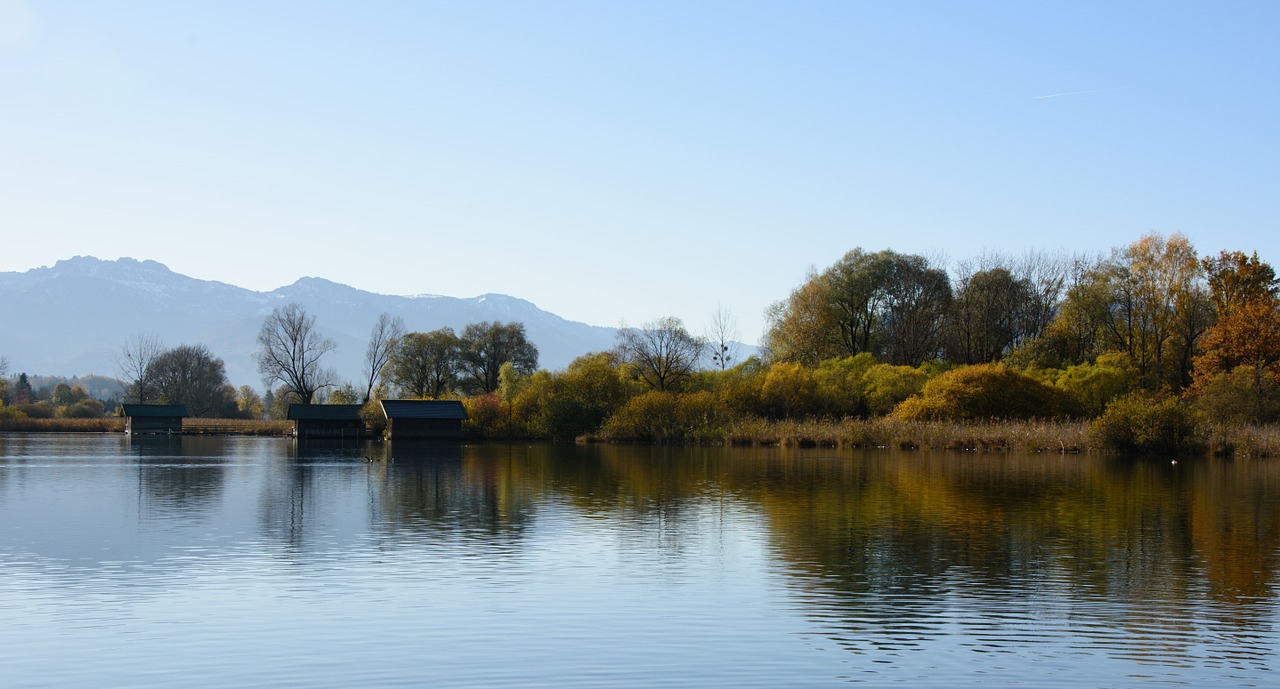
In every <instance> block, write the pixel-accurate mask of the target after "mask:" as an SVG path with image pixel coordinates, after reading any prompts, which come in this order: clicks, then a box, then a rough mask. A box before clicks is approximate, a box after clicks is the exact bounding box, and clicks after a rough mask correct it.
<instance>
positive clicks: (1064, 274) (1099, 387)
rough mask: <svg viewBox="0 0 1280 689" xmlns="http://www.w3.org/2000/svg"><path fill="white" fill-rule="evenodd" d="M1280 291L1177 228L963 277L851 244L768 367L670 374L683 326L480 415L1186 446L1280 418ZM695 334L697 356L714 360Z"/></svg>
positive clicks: (536, 426)
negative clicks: (1032, 425) (943, 426)
mask: <svg viewBox="0 0 1280 689" xmlns="http://www.w3.org/2000/svg"><path fill="white" fill-rule="evenodd" d="M1278 285H1280V283H1277V280H1276V276H1275V273H1274V270H1273V269H1272V267H1271V266H1270V265H1268V264H1266V263H1265V262H1262V261H1260V260H1259V259H1258V257H1257V255H1256V254H1252V255H1246V254H1244V253H1242V252H1221V253H1220V254H1218V255H1217V256H1206V257H1200V256H1198V255H1197V253H1196V252H1195V250H1194V248H1193V247H1192V245H1191V243H1190V242H1189V241H1188V240H1187V239H1186V238H1185V237H1183V236H1181V235H1173V236H1171V237H1168V238H1166V237H1163V236H1161V235H1159V234H1148V235H1146V236H1143V237H1142V238H1140V239H1139V240H1138V241H1136V242H1133V243H1132V244H1130V245H1128V246H1126V247H1123V248H1118V249H1115V250H1113V251H1111V252H1110V253H1109V254H1106V255H1098V256H1062V255H1050V254H1037V253H1033V254H1029V255H1026V256H1023V257H1020V258H1010V257H1005V256H999V255H987V256H983V257H981V258H979V259H975V260H972V261H967V262H963V263H961V264H960V265H959V268H958V270H957V271H956V272H955V274H954V275H952V274H949V273H948V272H947V271H946V270H945V269H944V268H943V267H942V266H939V265H936V264H934V263H932V262H931V261H929V260H928V259H926V258H925V257H922V256H913V255H903V254H898V253H896V252H893V251H881V252H877V253H867V252H865V251H862V250H860V249H855V250H853V251H851V252H849V253H848V254H846V255H845V256H844V257H843V258H841V259H840V260H839V261H837V262H836V263H835V264H834V265H832V266H831V267H829V268H827V269H826V270H824V271H821V272H814V273H813V274H811V275H810V277H809V278H808V279H807V280H806V281H805V282H804V283H803V284H802V285H800V286H799V287H797V288H796V289H795V290H794V291H793V292H792V293H791V295H789V296H788V298H787V299H785V300H783V301H780V302H778V303H777V304H775V305H774V306H773V307H771V309H770V310H769V313H768V316H769V328H768V332H767V334H766V337H765V340H764V354H763V356H761V357H759V358H753V359H750V360H748V361H745V362H741V363H740V364H738V365H737V366H735V367H733V368H730V369H727V370H715V371H708V370H691V369H689V368H688V367H685V368H684V369H683V372H684V375H680V376H677V377H675V378H668V377H667V376H664V375H661V373H662V367H663V366H665V365H667V364H668V363H670V362H671V361H673V360H679V359H680V357H672V356H671V353H672V352H673V351H676V352H679V351H681V347H679V346H676V347H671V346H670V343H672V342H679V341H680V337H685V338H690V336H689V335H688V334H687V333H685V332H684V331H683V328H681V327H678V325H679V324H678V321H675V322H672V320H671V319H668V320H667V321H665V322H660V323H655V324H651V325H650V326H648V327H646V328H643V329H641V330H640V331H638V332H637V331H632V332H631V333H629V334H626V333H624V336H623V337H622V338H621V340H620V347H619V349H618V350H617V351H615V352H612V353H605V354H596V355H591V356H587V357H583V358H581V359H579V360H578V361H576V362H574V364H573V365H571V366H570V367H569V368H568V369H567V370H565V371H563V372H557V373H551V372H545V371H540V372H538V373H537V374H535V375H534V376H531V377H528V378H521V379H518V380H516V381H514V382H513V383H512V384H510V385H509V386H508V387H507V388H506V389H505V390H504V391H503V392H502V394H499V395H497V396H489V397H488V398H472V399H471V400H470V402H469V408H470V409H471V412H472V416H473V424H474V427H475V429H476V431H477V432H479V433H481V434H485V435H492V436H511V435H516V436H521V435H524V436H528V437H533V438H556V439H567V438H571V437H578V436H581V435H594V436H596V437H599V438H602V439H606V440H615V441H644V442H691V441H721V440H726V439H734V438H738V437H742V436H743V435H744V434H745V435H748V436H749V435H750V431H749V430H748V431H745V432H744V429H752V428H756V429H758V428H767V427H768V425H767V423H766V424H764V425H762V424H761V423H760V422H762V421H763V422H770V421H773V422H777V421H787V420H790V421H797V420H805V421H814V420H825V421H827V422H830V423H833V424H834V423H837V422H839V421H841V420H843V419H877V418H886V419H892V420H899V421H938V422H960V423H974V422H990V421H997V420H1000V421H1003V420H1010V419H1024V420H1028V419H1038V420H1062V421H1067V420H1073V419H1075V420H1080V419H1084V420H1090V421H1091V422H1092V423H1091V431H1092V437H1093V439H1094V442H1096V443H1098V444H1099V445H1101V446H1106V447H1110V448H1114V449H1119V450H1130V451H1132V450H1146V451H1160V452H1179V451H1189V450H1193V449H1199V448H1201V447H1203V446H1204V445H1205V444H1206V442H1207V440H1206V439H1207V438H1208V437H1209V431H1210V430H1211V428H1212V427H1214V426H1217V427H1222V426H1241V425H1256V424H1265V423H1272V422H1275V421H1276V420H1277V419H1280V392H1278V391H1280V385H1278V383H1280V365H1278V362H1280V296H1278V294H1280V292H1278ZM673 326H674V327H673ZM637 340H642V342H640V344H641V345H643V346H639V347H637V346H636V345H637ZM692 340H694V342H693V343H692V344H690V345H688V346H687V347H685V348H684V349H686V350H687V349H689V348H690V347H691V348H693V349H694V350H696V351H698V352H699V353H701V351H702V350H701V349H700V348H701V347H704V346H705V345H706V343H705V342H698V341H696V338H692ZM664 343H666V344H664ZM1215 437H1217V438H1221V437H1222V436H1221V434H1220V433H1219V434H1218V435H1216V436H1215ZM1228 444H1229V443H1228ZM1215 445H1216V446H1217V447H1218V449H1225V450H1228V451H1229V450H1230V449H1231V448H1230V447H1224V446H1223V443H1222V442H1221V440H1219V441H1217V442H1216V443H1215Z"/></svg>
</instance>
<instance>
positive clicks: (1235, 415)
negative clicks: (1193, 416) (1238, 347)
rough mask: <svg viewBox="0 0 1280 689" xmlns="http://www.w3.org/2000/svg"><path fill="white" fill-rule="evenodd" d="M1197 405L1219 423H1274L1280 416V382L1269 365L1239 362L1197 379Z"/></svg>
mask: <svg viewBox="0 0 1280 689" xmlns="http://www.w3.org/2000/svg"><path fill="white" fill-rule="evenodd" d="M1194 406H1195V409H1196V410H1197V411H1199V412H1200V413H1202V414H1204V415H1205V416H1206V417H1207V418H1208V419H1209V420H1211V421H1214V422H1216V423H1227V424H1244V423H1271V422H1274V421H1276V420H1280V385H1277V381H1276V375H1275V374H1274V373H1273V372H1272V371H1271V370H1269V369H1266V368H1264V369H1261V370H1259V369H1258V368H1256V367H1253V366H1238V367H1236V369H1235V370H1234V371H1231V372H1230V373H1219V374H1217V375H1216V376H1213V377H1211V378H1207V379H1205V380H1202V381H1197V384H1196V396H1195V404H1194Z"/></svg>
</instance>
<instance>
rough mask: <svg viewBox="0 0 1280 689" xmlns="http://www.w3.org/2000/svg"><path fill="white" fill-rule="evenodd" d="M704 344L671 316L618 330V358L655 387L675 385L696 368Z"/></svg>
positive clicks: (657, 388) (678, 384)
mask: <svg viewBox="0 0 1280 689" xmlns="http://www.w3.org/2000/svg"><path fill="white" fill-rule="evenodd" d="M705 346H706V343H705V342H704V341H703V340H702V338H700V337H697V336H695V335H691V334H690V333H689V331H688V330H686V329H685V327H684V323H683V322H681V320H680V319H679V318H676V317H674V316H667V317H665V318H659V319H658V320H656V321H652V322H649V323H646V324H645V325H644V326H642V327H640V328H623V329H622V330H619V331H618V351H619V353H620V354H621V357H622V359H623V360H624V361H626V362H627V363H629V364H631V366H632V367H633V368H634V369H635V372H636V375H637V376H639V377H640V379H641V380H643V381H644V382H645V383H647V384H648V385H649V386H650V387H652V388H653V389H655V390H673V389H677V388H679V387H680V384H681V383H682V382H684V380H686V379H687V378H688V377H689V376H691V375H692V374H693V372H694V371H695V370H697V367H698V359H700V358H701V357H702V352H703V349H704V347H705Z"/></svg>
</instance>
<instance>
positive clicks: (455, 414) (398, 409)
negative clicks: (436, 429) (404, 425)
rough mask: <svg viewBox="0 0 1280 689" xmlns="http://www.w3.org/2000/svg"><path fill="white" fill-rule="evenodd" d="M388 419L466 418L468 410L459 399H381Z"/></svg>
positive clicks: (383, 411)
mask: <svg viewBox="0 0 1280 689" xmlns="http://www.w3.org/2000/svg"><path fill="white" fill-rule="evenodd" d="M379 404H381V405H382V413H384V414H386V415H387V418H388V419H465V418H467V410H466V408H464V407H463V406H462V402H459V401H458V400H380V401H379Z"/></svg>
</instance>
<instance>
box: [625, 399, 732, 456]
mask: <svg viewBox="0 0 1280 689" xmlns="http://www.w3.org/2000/svg"><path fill="white" fill-rule="evenodd" d="M726 426H727V420H726V419H725V417H724V416H723V414H722V413H721V412H720V410H719V408H718V405H717V404H716V399H715V396H714V395H712V394H711V393H709V392H707V391H705V390H704V391H699V392H692V393H684V394H677V393H673V392H666V391H662V390H650V391H649V392H646V393H643V394H641V395H639V396H637V397H633V398H631V399H630V400H628V401H627V403H626V404H624V405H622V407H621V408H619V409H618V410H617V411H616V412H614V414H613V416H611V417H609V420H608V421H607V422H605V424H604V428H603V429H602V430H601V436H602V437H603V438H604V439H606V440H612V441H619V442H638V443H681V442H712V441H720V440H723V439H724V438H725V437H726V434H727V431H726Z"/></svg>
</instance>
